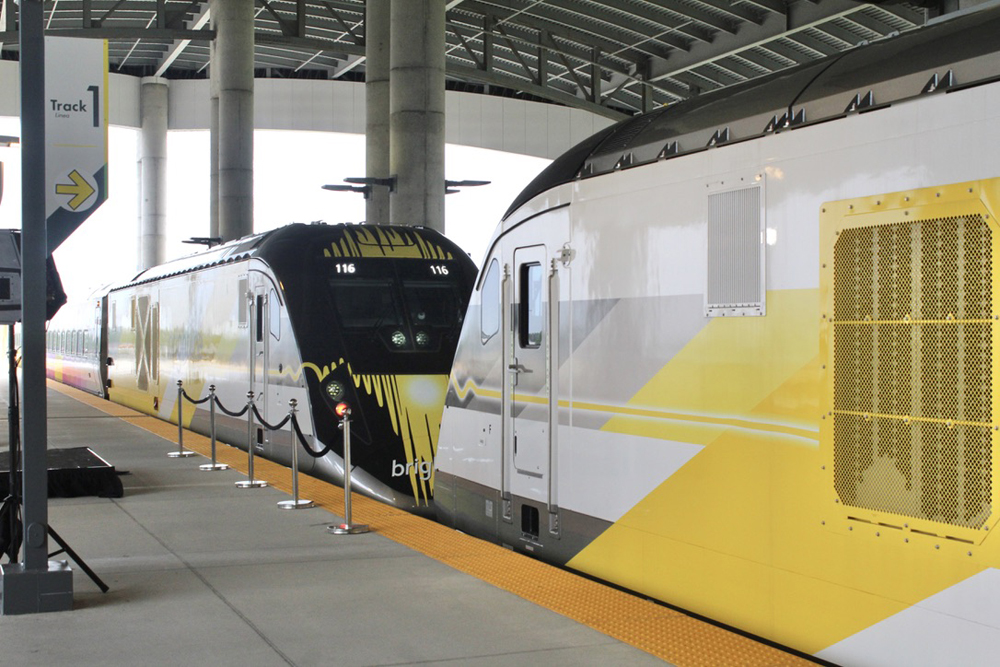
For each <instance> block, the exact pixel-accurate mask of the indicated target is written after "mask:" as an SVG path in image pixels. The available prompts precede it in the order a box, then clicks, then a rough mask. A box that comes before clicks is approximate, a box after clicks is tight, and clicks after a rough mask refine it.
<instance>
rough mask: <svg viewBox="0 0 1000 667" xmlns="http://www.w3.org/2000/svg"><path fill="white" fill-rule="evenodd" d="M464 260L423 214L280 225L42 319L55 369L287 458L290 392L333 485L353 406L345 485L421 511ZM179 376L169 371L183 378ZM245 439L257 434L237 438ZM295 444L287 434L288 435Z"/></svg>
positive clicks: (71, 380)
mask: <svg viewBox="0 0 1000 667" xmlns="http://www.w3.org/2000/svg"><path fill="white" fill-rule="evenodd" d="M475 274H476V266H475V263H474V262H473V261H472V259H471V258H470V257H469V256H468V255H467V254H466V253H465V252H464V251H462V249H461V248H459V247H458V246H457V245H456V244H454V243H453V242H452V241H450V240H449V239H447V238H445V237H444V236H443V235H441V234H439V233H438V232H436V231H434V230H432V229H429V228H423V227H399V226H389V225H385V226H375V225H365V224H356V225H355V224H336V225H327V224H291V225H287V226H284V227H281V228H278V229H275V230H272V231H268V232H265V233H261V234H256V235H252V236H248V237H245V238H242V239H239V240H236V241H232V242H230V243H226V244H224V245H218V246H216V247H213V248H210V249H208V250H206V251H204V252H201V253H196V254H193V255H190V256H188V257H182V258H180V259H177V260H174V261H171V262H167V263H164V264H162V265H159V266H155V267H152V268H149V269H146V270H144V271H141V272H140V273H138V275H136V276H134V277H133V278H132V279H130V280H128V281H127V282H124V283H122V284H116V285H112V286H109V287H106V288H102V289H100V290H98V291H97V292H96V293H95V294H93V295H92V296H91V297H90V298H88V299H86V300H84V301H82V302H80V303H70V304H67V305H66V306H64V307H63V309H62V310H61V311H60V312H59V313H57V314H56V315H55V317H53V318H52V320H51V322H50V323H49V325H48V328H47V330H46V348H47V355H46V357H47V359H46V368H47V374H48V376H49V377H50V378H52V379H54V380H56V381H59V382H63V383H65V384H69V385H72V386H75V387H77V388H80V389H83V390H85V391H88V392H90V393H92V394H95V395H97V396H102V397H104V398H107V399H108V400H110V401H112V402H115V403H119V404H121V405H125V406H128V407H130V408H133V409H135V410H138V411H140V412H143V413H146V414H149V415H152V416H155V417H159V418H161V419H164V420H168V421H172V422H174V423H177V421H178V400H179V396H180V392H179V388H180V389H182V390H183V391H184V393H185V394H187V397H186V398H183V399H180V400H183V401H184V405H183V406H182V407H181V410H180V415H181V419H182V421H183V423H184V426H185V427H187V428H191V429H193V430H195V431H197V432H200V433H203V434H209V433H210V404H209V403H207V402H203V403H201V404H198V405H195V404H194V403H192V402H191V400H194V401H202V400H203V399H205V398H206V397H209V395H210V388H211V387H212V386H214V387H215V390H214V395H215V397H216V398H217V399H218V405H219V406H220V407H221V408H224V409H225V410H228V411H229V412H234V413H236V412H239V411H241V410H242V409H243V408H244V407H246V406H247V405H248V402H249V400H251V397H252V400H253V404H254V406H255V407H256V409H257V412H258V414H259V419H257V418H255V419H256V421H255V423H254V428H253V431H250V430H249V429H248V426H247V422H248V420H247V418H246V417H239V418H238V417H232V416H231V415H228V414H226V413H225V411H223V410H217V411H216V412H217V415H216V433H217V437H218V438H219V439H220V440H221V441H223V442H226V443H229V444H232V445H235V446H237V447H240V448H242V449H244V450H247V448H248V447H251V446H252V447H253V449H254V452H255V455H260V456H262V457H264V458H267V459H270V460H273V461H276V462H278V463H282V464H284V465H290V463H291V455H292V447H293V442H296V443H297V442H298V434H296V435H295V436H294V437H293V434H292V432H291V429H292V425H291V423H290V422H289V423H288V424H286V425H285V426H284V427H283V428H282V429H280V430H270V429H269V428H266V426H265V424H262V423H261V421H260V420H261V419H263V421H264V422H265V423H266V424H269V425H276V424H278V423H279V422H281V421H282V420H283V419H284V417H285V416H287V415H288V413H289V411H290V401H291V400H292V399H295V401H296V402H297V413H296V422H297V423H298V425H299V428H300V431H301V435H302V437H303V438H305V443H303V444H304V446H306V447H308V448H309V449H310V450H312V451H313V452H315V453H319V452H321V451H324V450H328V451H327V452H326V453H325V454H324V455H323V456H320V457H318V458H317V457H312V456H304V455H302V456H299V467H300V470H301V471H302V472H303V473H306V474H309V475H312V476H314V477H318V478H320V479H325V480H328V481H331V482H334V483H337V484H341V485H342V484H343V475H344V464H343V431H342V430H340V429H339V428H338V427H339V426H340V417H339V416H338V415H337V414H336V408H337V406H338V405H339V404H341V403H346V404H347V405H349V406H350V408H351V430H350V433H351V464H352V467H351V481H352V488H353V489H354V490H355V491H358V492H360V493H363V494H366V495H368V496H369V497H372V498H375V499H378V500H380V501H382V502H385V503H387V504H389V505H392V506H394V507H398V508H401V509H405V510H407V511H410V512H415V513H418V514H424V515H430V514H431V513H432V511H433V510H432V506H431V500H432V498H433V492H434V491H433V487H434V479H433V458H434V452H435V448H436V441H437V437H438V430H439V425H440V416H441V410H442V408H443V404H444V396H445V391H446V387H447V381H448V374H449V371H450V369H451V363H452V358H453V356H454V353H455V347H456V345H457V342H458V336H459V333H460V331H461V326H462V322H463V319H464V317H465V313H466V308H467V303H468V299H469V296H470V293H471V290H472V285H473V282H474V280H475ZM178 383H180V385H179V386H178ZM248 441H252V442H248ZM296 446H298V445H296Z"/></svg>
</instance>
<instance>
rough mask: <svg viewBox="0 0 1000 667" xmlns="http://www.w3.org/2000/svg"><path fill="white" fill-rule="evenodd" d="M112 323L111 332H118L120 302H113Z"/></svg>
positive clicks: (110, 319)
mask: <svg viewBox="0 0 1000 667" xmlns="http://www.w3.org/2000/svg"><path fill="white" fill-rule="evenodd" d="M109 321H110V322H111V330H112V331H118V302H117V301H112V302H111V317H110V318H109Z"/></svg>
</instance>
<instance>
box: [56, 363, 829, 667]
mask: <svg viewBox="0 0 1000 667" xmlns="http://www.w3.org/2000/svg"><path fill="white" fill-rule="evenodd" d="M49 387H50V388H51V389H54V390H56V391H58V392H60V393H62V394H65V395H66V396H69V397H71V398H74V399H76V400H78V401H80V402H81V403H85V404H87V405H90V406H92V407H95V408H97V409H98V410H101V411H102V412H105V413H107V414H109V415H113V416H116V417H120V418H122V419H123V420H125V421H127V422H129V423H131V424H135V425H136V426H138V427H140V428H143V429H145V430H147V431H150V432H151V433H155V434H156V435H159V436H160V437H162V438H164V439H166V440H168V441H170V442H172V443H174V444H175V446H176V443H177V425H176V424H171V423H169V422H165V421H162V420H160V419H156V418H154V417H149V416H146V415H143V414H142V413H139V412H136V411H134V410H131V409H129V408H125V407H122V406H120V405H115V404H114V403H110V402H108V401H105V400H103V399H100V398H98V397H96V396H92V395H90V394H86V393H84V392H82V391H78V390H76V389H73V388H71V387H67V386H65V385H61V384H58V383H55V382H49ZM184 448H185V449H190V450H192V451H194V452H197V453H199V454H201V455H203V456H206V457H207V456H210V455H211V445H210V441H209V439H208V438H206V437H205V436H202V435H199V434H197V433H194V432H192V431H188V430H185V431H184ZM216 458H217V460H218V462H219V463H225V464H227V465H229V466H230V467H232V468H234V469H235V470H238V471H240V472H243V473H244V474H245V473H246V468H247V454H246V453H245V452H243V451H242V450H239V449H236V448H235V447H230V446H228V445H225V444H222V443H218V445H217V447H216ZM254 474H255V476H256V478H257V479H262V480H264V481H266V482H268V484H270V485H271V486H274V487H275V488H277V489H280V490H282V491H285V492H287V493H291V488H292V479H291V470H290V469H288V468H285V467H284V466H280V465H277V464H274V463H271V462H270V461H266V460H263V459H259V458H258V459H255V460H254ZM299 494H300V496H301V497H302V498H309V499H310V500H312V501H313V502H315V503H316V504H317V505H319V506H321V507H323V508H325V509H327V510H329V511H330V512H332V513H333V514H337V515H340V516H343V512H344V491H343V489H341V488H340V487H337V486H334V485H332V484H329V483H327V482H323V481H320V480H317V479H315V478H312V477H309V476H308V475H301V476H300V477H299ZM351 513H352V517H351V518H352V521H353V522H354V523H361V524H368V525H369V526H370V527H371V529H372V530H373V531H374V532H376V533H378V534H379V535H382V536H384V537H387V538H389V539H391V540H393V541H395V542H398V543H399V544H402V545H404V546H407V547H409V548H411V549H413V550H415V551H418V552H420V553H423V554H425V555H427V556H430V557H431V558H434V559H436V560H438V561H440V562H442V563H445V564H447V565H450V566H451V567H453V568H455V569H456V570H459V571H461V572H465V573H466V574H470V575H472V576H474V577H476V578H478V579H481V580H482V581H485V582H488V583H490V584H493V585H494V586H497V587H498V588H501V589H503V590H506V591H509V592H511V593H514V594H515V595H518V596H520V597H522V598H524V599H526V600H529V601H530V602H533V603H535V604H537V605H540V606H542V607H545V608H547V609H551V610H552V611H555V612H557V613H559V614H562V615H563V616H566V617H567V618H571V619H573V620H575V621H577V622H579V623H583V624H584V625H587V626H589V627H591V628H594V629H595V630H598V631H600V632H602V633H604V634H606V635H608V636H610V637H614V638H615V639H618V640H620V641H622V642H625V643H627V644H630V645H632V646H635V647H636V648H639V649H642V650H643V651H646V652H647V653H650V654H652V655H654V656H657V657H659V658H661V659H663V660H666V661H667V662H671V663H673V664H675V665H678V666H679V667H689V666H690V667H699V666H702V665H704V666H706V667H717V666H718V665H742V666H746V667H752V666H754V665H768V666H778V665H806V664H813V663H812V662H811V661H808V660H805V659H803V658H800V657H797V656H795V655H792V654H789V653H786V652H784V651H781V650H779V649H776V648H773V647H771V646H768V645H766V644H761V643H760V642H757V641H754V640H752V639H749V638H747V637H743V636H741V635H738V634H736V633H733V632H729V631H727V630H725V629H723V628H719V627H717V626H714V625H712V624H710V623H705V622H703V621H699V620H697V619H694V618H691V617H690V616H687V615H685V614H683V613H680V612H677V611H674V610H672V609H668V608H666V607H663V606H661V605H658V604H655V603H653V602H650V601H648V600H643V599H642V598H639V597H636V596H634V595H631V594H629V593H626V592H623V591H620V590H617V589H614V588H610V587H608V586H605V585H602V584H600V583H597V582H594V581H591V580H589V579H585V578H583V577H581V576H578V575H576V574H573V573H572V572H568V571H566V570H561V569H559V568H556V567H552V566H550V565H547V564H545V563H542V562H541V561H537V560H534V559H532V558H529V557H527V556H524V555H522V554H518V553H516V552H513V551H510V550H508V549H505V548H503V547H500V546H498V545H495V544H491V543H489V542H485V541H483V540H479V539H476V538H473V537H469V536H468V535H464V534H462V533H459V532H457V531H455V530H452V529H450V528H447V527H445V526H442V525H440V524H436V523H434V522H433V521H429V520H427V519H423V518H421V517H418V516H414V515H412V514H409V513H407V512H404V511H402V510H397V509H395V508H393V507H389V506H388V505H383V504H382V503H379V502H377V501H374V500H371V499H369V498H366V497H364V496H360V495H358V494H354V495H352V496H351Z"/></svg>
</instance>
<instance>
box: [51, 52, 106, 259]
mask: <svg viewBox="0 0 1000 667" xmlns="http://www.w3.org/2000/svg"><path fill="white" fill-rule="evenodd" d="M45 100H46V101H45V217H46V221H47V224H48V248H49V252H52V251H53V250H55V249H56V248H57V247H58V246H59V244H61V243H62V242H63V241H65V240H66V238H67V237H68V236H69V235H70V234H72V233H73V231H74V230H76V228H77V227H79V226H80V225H81V224H83V222H84V220H86V219H87V218H88V217H89V216H90V214H91V213H93V212H94V211H96V210H97V209H98V208H99V207H100V206H101V204H103V203H104V202H105V200H107V198H108V45H107V42H106V41H105V40H100V39H76V38H69V37H46V38H45Z"/></svg>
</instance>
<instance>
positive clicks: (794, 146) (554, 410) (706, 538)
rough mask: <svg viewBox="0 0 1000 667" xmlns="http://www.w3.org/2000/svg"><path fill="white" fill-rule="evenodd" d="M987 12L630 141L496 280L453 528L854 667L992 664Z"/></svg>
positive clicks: (463, 435)
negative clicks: (863, 666)
mask: <svg viewBox="0 0 1000 667" xmlns="http://www.w3.org/2000/svg"><path fill="white" fill-rule="evenodd" d="M998 215H1000V8H998V7H997V6H996V5H995V4H993V5H991V6H990V8H988V9H984V10H981V11H978V12H970V13H966V14H962V15H955V16H954V17H953V18H951V19H950V20H940V21H937V22H933V23H932V24H930V25H928V26H927V27H925V28H922V29H919V30H916V31H913V32H910V33H905V34H902V35H899V36H897V37H895V38H892V39H887V40H884V41H881V42H876V43H872V44H868V45H863V46H859V47H858V48H855V49H853V50H851V51H849V52H846V53H845V54H841V55H837V56H833V57H831V58H829V59H826V60H823V61H820V62H817V63H814V64H809V65H806V66H802V67H799V68H797V69H795V70H792V71H790V72H787V73H784V74H778V75H774V76H771V77H770V78H768V79H766V80H765V81H763V82H762V83H750V84H747V85H745V86H743V87H739V88H733V89H730V90H727V91H724V92H723V93H722V94H719V95H711V94H706V95H703V96H701V97H699V98H695V99H693V100H691V101H688V102H684V103H680V104H677V105H674V106H670V107H666V108H662V109H658V110H656V111H653V112H652V113H649V114H646V115H643V116H639V117H636V118H633V119H630V120H628V121H625V122H623V123H621V124H619V125H617V126H614V127H612V128H609V129H608V130H606V131H604V132H602V133H600V134H598V135H596V136H595V137H593V138H592V139H591V140H589V141H587V142H584V143H583V144H581V145H580V146H578V147H576V148H575V149H573V150H571V151H569V152H568V153H567V154H566V155H564V156H563V157H561V158H559V159H558V160H556V161H555V162H554V163H553V164H552V165H551V166H550V167H549V168H548V169H547V170H546V171H544V172H543V173H542V174H540V175H539V177H538V178H537V179H536V180H535V181H534V182H533V183H532V184H531V185H530V186H529V187H528V188H527V189H526V190H525V192H524V193H522V195H521V196H520V197H519V199H518V200H517V201H516V202H515V203H514V205H513V206H512V207H511V209H510V211H508V213H507V215H506V217H505V218H504V219H503V221H502V222H501V223H500V225H499V226H498V228H497V231H496V233H495V235H494V238H493V240H492V243H491V245H490V247H489V250H488V251H487V254H486V257H485V259H484V262H483V265H482V266H481V269H480V275H479V278H478V280H477V283H476V289H475V291H474V292H473V296H472V301H471V303H470V311H469V315H468V316H467V317H466V319H465V322H464V327H463V333H462V337H461V339H460V342H459V345H458V350H457V353H456V358H455V365H454V367H453V370H452V374H451V378H450V384H449V393H448V397H447V400H446V407H445V411H444V415H443V422H442V426H441V435H440V440H439V449H438V453H437V457H436V464H435V465H436V471H435V474H436V479H435V505H436V509H437V513H438V517H439V519H440V520H441V521H443V522H445V523H446V524H448V525H451V526H454V527H456V528H458V529H461V530H463V531H466V532H469V533H472V534H475V535H477V536H481V537H483V538H486V539H490V540H495V541H498V542H501V543H504V544H507V545H510V546H512V547H513V548H515V549H517V550H523V551H525V552H528V553H531V554H533V555H535V556H538V557H540V558H545V559H548V560H550V561H553V562H556V563H560V564H565V565H567V566H568V567H570V568H572V569H575V570H578V571H580V572H583V573H586V574H588V575H591V576H594V577H598V578H600V579H604V580H607V581H610V582H613V583H614V584H617V585H619V586H622V587H625V588H627V589H631V590H633V591H636V592H638V593H640V594H642V595H645V596H649V597H652V598H655V599H657V600H661V601H664V602H666V603H669V604H672V605H676V606H678V607H681V608H684V609H687V610H690V611H691V612H694V613H696V614H700V615H703V616H705V617H708V618H711V619H714V620H716V621H718V622H721V623H723V624H727V625H729V626H733V627H735V628H738V629H740V630H742V631H745V632H748V633H752V634H754V635H757V636H760V637H763V638H766V639H768V640H771V641H774V642H777V643H779V644H782V645H785V646H788V647H791V648H793V649H795V650H798V651H801V652H804V653H806V654H810V655H814V656H816V657H818V658H821V659H825V660H829V661H831V662H835V663H840V664H847V665H868V664H871V665H887V664H896V665H935V666H937V665H976V664H979V665H983V664H995V663H996V661H997V660H1000V658H998V655H1000V528H997V520H998V518H1000V391H994V380H996V379H998V378H1000V280H995V279H994V278H995V277H996V276H998V275H1000V221H998V218H997V216H998Z"/></svg>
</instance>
